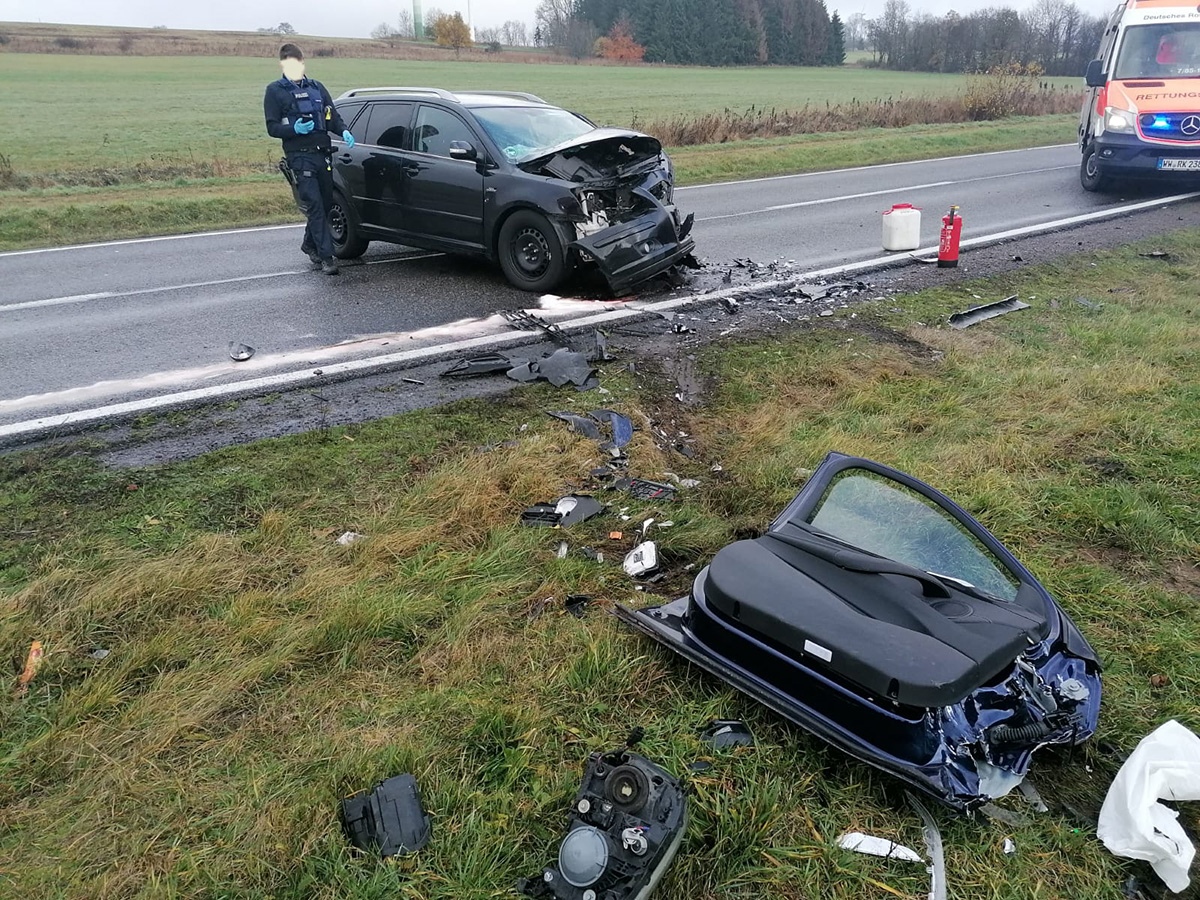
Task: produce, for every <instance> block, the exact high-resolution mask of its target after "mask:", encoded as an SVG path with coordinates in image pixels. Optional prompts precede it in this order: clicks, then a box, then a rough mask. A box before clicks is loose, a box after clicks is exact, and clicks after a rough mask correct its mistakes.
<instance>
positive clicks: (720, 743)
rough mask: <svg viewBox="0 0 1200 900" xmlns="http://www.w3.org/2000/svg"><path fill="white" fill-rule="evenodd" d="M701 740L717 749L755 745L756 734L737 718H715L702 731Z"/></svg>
mask: <svg viewBox="0 0 1200 900" xmlns="http://www.w3.org/2000/svg"><path fill="white" fill-rule="evenodd" d="M700 740H702V741H704V742H705V743H706V744H708V745H709V746H710V747H712V748H714V749H716V750H722V749H724V748H726V747H753V746H754V735H753V734H751V733H750V729H749V728H747V727H746V725H745V723H744V722H739V721H737V720H736V719H714V720H713V721H712V722H710V723H709V724H708V727H706V728H704V729H703V730H702V731H701V732H700Z"/></svg>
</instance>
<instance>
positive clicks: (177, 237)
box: [0, 144, 1075, 259]
mask: <svg viewBox="0 0 1200 900" xmlns="http://www.w3.org/2000/svg"><path fill="white" fill-rule="evenodd" d="M1074 146H1075V144H1047V145H1046V146H1043V147H1020V148H1017V149H1015V150H988V151H987V152H985V153H964V154H961V155H959V156H937V157H934V158H932V159H906V160H903V161H901V162H893V163H876V164H875V165H871V166H852V167H850V168H846V169H822V170H821V171H819V172H797V173H794V174H792V175H768V176H766V177H763V178H743V179H741V180H738V181H714V182H712V183H710V184H690V185H684V186H681V187H679V188H676V190H679V191H698V190H703V189H705V188H714V187H727V186H728V185H731V184H756V183H758V182H760V181H780V180H783V179H785V178H812V177H814V176H817V175H837V174H839V173H842V172H862V171H864V170H867V169H890V168H892V167H893V166H915V165H919V164H920V163H936V162H948V161H951V160H955V159H978V158H979V157H982V156H999V155H1001V154H1004V153H1030V152H1033V151H1037V150H1056V149H1060V148H1062V147H1074ZM303 227H304V223H303V222H297V223H292V224H289V225H256V226H252V227H249V228H228V229H225V230H223V231H194V232H191V233H190V234H164V235H159V236H157V237H141V238H125V239H123V240H119V241H100V242H97V243H94V244H69V245H67V246H65V247H38V248H35V249H33V250H8V251H6V252H4V253H0V259H3V258H4V257H6V256H32V255H34V254H36V253H62V252H65V251H68V250H98V249H100V248H102V247H123V246H127V245H129V244H151V243H154V242H155V241H186V240H192V239H193V238H209V237H223V236H225V235H230V234H252V233H254V232H256V231H281V230H283V229H286V228H303Z"/></svg>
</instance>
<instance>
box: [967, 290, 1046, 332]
mask: <svg viewBox="0 0 1200 900" xmlns="http://www.w3.org/2000/svg"><path fill="white" fill-rule="evenodd" d="M1018 309H1029V304H1028V303H1023V302H1022V301H1021V300H1020V299H1018V298H1017V295H1016V294H1013V295H1012V296H1011V297H1005V298H1004V299H1003V300H997V301H996V302H995V303H984V304H981V305H980V306H972V307H971V308H970V309H967V310H963V311H962V312H957V313H954V314H953V315H952V316H950V320H949V322H950V327H951V328H958V329H960V330H961V329H963V328H970V327H971V326H972V325H978V324H979V323H980V322H985V321H987V320H988V319H994V318H996V316H1002V315H1004V314H1005V313H1010V312H1016V311H1017V310H1018Z"/></svg>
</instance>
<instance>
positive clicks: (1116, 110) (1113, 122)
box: [1104, 106, 1137, 134]
mask: <svg viewBox="0 0 1200 900" xmlns="http://www.w3.org/2000/svg"><path fill="white" fill-rule="evenodd" d="M1104 130H1105V131H1111V132H1112V133H1113V134H1137V113H1134V112H1131V111H1130V110H1128V109H1121V108H1120V107H1119V106H1106V107H1104Z"/></svg>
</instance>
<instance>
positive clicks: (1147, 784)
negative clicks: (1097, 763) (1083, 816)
mask: <svg viewBox="0 0 1200 900" xmlns="http://www.w3.org/2000/svg"><path fill="white" fill-rule="evenodd" d="M1159 800H1169V801H1172V802H1177V801H1180V800H1200V737H1197V736H1196V735H1195V734H1194V733H1193V732H1191V731H1189V730H1188V729H1187V728H1185V727H1184V726H1183V725H1180V724H1179V723H1178V722H1176V721H1175V720H1174V719H1172V720H1170V721H1169V722H1166V723H1165V724H1163V725H1160V726H1159V727H1158V728H1156V729H1155V730H1154V731H1152V732H1151V733H1150V734H1148V735H1147V736H1146V737H1144V738H1142V740H1141V741H1140V742H1139V743H1138V745H1137V747H1136V748H1135V749H1134V751H1133V752H1132V753H1131V754H1129V759H1127V760H1125V763H1124V764H1123V765H1122V766H1121V769H1120V771H1119V772H1117V777H1116V778H1114V779H1113V783H1112V785H1111V786H1110V787H1109V789H1108V795H1107V796H1106V797H1105V798H1104V805H1103V806H1102V807H1101V808H1100V819H1099V822H1098V824H1097V827H1096V836H1097V837H1099V838H1100V840H1101V841H1102V842H1103V843H1104V846H1105V847H1107V848H1108V849H1109V850H1110V851H1112V852H1113V853H1115V854H1116V855H1117V856H1124V857H1127V858H1129V859H1144V860H1146V861H1147V862H1149V863H1150V865H1151V866H1152V867H1153V868H1154V872H1155V874H1157V875H1158V877H1159V878H1161V879H1162V880H1163V883H1164V884H1166V886H1167V887H1168V888H1170V889H1171V890H1172V891H1175V892H1176V893H1179V892H1180V891H1183V890H1185V889H1186V888H1187V886H1188V884H1189V882H1190V879H1189V877H1188V868H1189V867H1190V866H1191V864H1192V860H1193V858H1194V857H1195V855H1196V848H1195V847H1194V846H1193V845H1192V842H1191V841H1190V840H1189V839H1188V836H1187V833H1186V832H1185V831H1184V829H1183V826H1182V825H1180V823H1179V813H1177V812H1176V811H1175V810H1173V809H1171V808H1169V807H1167V806H1164V805H1163V804H1162V803H1160V802H1158V801H1159Z"/></svg>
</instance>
